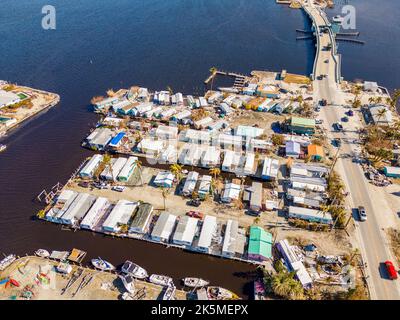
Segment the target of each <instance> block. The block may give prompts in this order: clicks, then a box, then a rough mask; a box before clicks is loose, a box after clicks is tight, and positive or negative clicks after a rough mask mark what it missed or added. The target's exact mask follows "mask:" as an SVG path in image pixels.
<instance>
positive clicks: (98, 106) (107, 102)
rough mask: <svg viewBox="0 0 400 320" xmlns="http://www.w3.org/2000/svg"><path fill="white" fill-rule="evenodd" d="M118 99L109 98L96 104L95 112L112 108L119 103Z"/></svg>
mask: <svg viewBox="0 0 400 320" xmlns="http://www.w3.org/2000/svg"><path fill="white" fill-rule="evenodd" d="M118 101H119V98H118V97H109V98H106V99H104V100H102V101H99V102H96V103H95V104H94V108H95V110H102V109H106V108H109V107H111V106H112V105H113V104H116V103H118Z"/></svg>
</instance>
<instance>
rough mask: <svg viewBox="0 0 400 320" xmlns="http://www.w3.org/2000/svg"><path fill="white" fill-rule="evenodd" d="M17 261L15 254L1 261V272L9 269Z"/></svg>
mask: <svg viewBox="0 0 400 320" xmlns="http://www.w3.org/2000/svg"><path fill="white" fill-rule="evenodd" d="M16 259H17V257H16V255H15V254H10V255H8V256H7V257H5V258H4V259H3V260H1V261H0V271H3V270H4V269H5V268H7V267H8V266H9V265H10V264H11V263H13V262H14V261H15V260H16Z"/></svg>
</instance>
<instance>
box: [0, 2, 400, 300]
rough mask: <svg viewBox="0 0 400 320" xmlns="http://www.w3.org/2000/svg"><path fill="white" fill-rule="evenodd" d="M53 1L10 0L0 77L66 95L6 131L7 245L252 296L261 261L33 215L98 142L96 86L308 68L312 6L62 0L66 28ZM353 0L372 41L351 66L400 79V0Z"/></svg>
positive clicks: (2, 191) (191, 86)
mask: <svg viewBox="0 0 400 320" xmlns="http://www.w3.org/2000/svg"><path fill="white" fill-rule="evenodd" d="M48 2H49V1H47V0H46V1H41V0H40V1H39V0H18V1H15V0H2V3H1V4H2V5H1V7H0V52H1V54H2V57H1V59H0V79H5V80H9V81H12V82H17V83H20V84H24V85H28V86H32V87H36V88H40V89H44V90H49V91H53V92H57V93H59V94H60V95H61V99H62V101H61V103H60V104H59V105H58V106H57V107H55V108H53V109H51V110H49V111H47V112H46V113H44V114H42V115H40V116H38V117H35V118H34V119H32V120H31V121H29V122H27V123H26V124H24V125H23V126H22V127H21V128H20V129H18V130H16V131H14V132H13V133H12V134H11V135H10V136H8V137H6V139H5V141H4V142H5V143H6V144H7V145H8V148H7V151H6V152H4V153H2V154H1V155H0V252H2V251H3V252H16V253H20V254H21V253H25V252H32V251H33V250H35V249H36V248H39V247H42V248H48V249H70V248H71V247H74V246H75V247H78V248H81V249H84V250H87V251H88V252H89V254H88V256H89V257H96V256H102V257H103V258H106V259H109V260H110V261H112V262H113V263H115V264H118V263H121V262H123V260H124V259H126V258H129V259H133V260H135V261H137V262H138V263H139V264H140V265H143V266H144V267H145V268H147V269H148V270H149V272H155V273H166V274H170V275H171V276H173V277H174V278H175V279H178V278H181V277H183V276H188V275H193V276H202V277H204V278H207V279H210V280H211V281H212V282H213V283H214V284H219V285H222V286H225V287H227V288H230V289H232V290H234V291H236V292H238V293H240V294H242V295H243V296H247V294H248V287H249V276H248V273H247V272H248V271H252V270H253V269H252V268H251V267H250V266H248V265H244V264H239V263H236V262H230V261H227V260H221V259H215V258H211V257H207V256H204V255H194V254H189V253H185V252H182V251H180V250H175V249H172V248H170V249H165V248H163V247H162V246H157V245H150V244H147V243H142V242H138V241H122V240H116V239H109V238H104V237H100V236H98V235H97V236H92V235H91V234H90V233H87V232H77V233H71V232H64V231H61V230H60V229H59V227H58V226H54V225H50V224H45V223H42V222H39V221H32V220H31V216H32V215H33V214H34V213H35V212H36V211H37V210H39V209H40V208H41V206H39V205H37V204H34V203H33V202H32V199H33V198H34V197H35V196H36V195H37V194H38V193H39V192H40V191H41V190H42V189H43V188H47V189H48V188H49V187H51V186H52V185H54V184H55V183H56V182H59V181H60V182H65V181H66V180H67V179H68V177H69V176H70V174H71V172H72V171H73V170H74V169H75V168H76V167H77V166H78V165H79V164H80V162H81V161H82V160H83V159H84V158H85V157H86V156H88V155H89V154H90V153H89V152H88V151H85V150H83V149H82V148H81V147H80V141H81V139H82V138H83V137H84V136H85V134H87V132H88V130H89V128H90V127H91V126H92V125H93V124H94V123H95V122H96V119H97V117H96V115H94V114H93V113H91V112H90V111H89V101H90V98H91V97H92V96H94V95H99V94H103V93H104V92H105V91H106V90H107V89H109V88H114V89H118V88H120V87H128V86H131V85H141V86H146V87H149V88H151V89H164V88H166V87H167V86H170V87H172V88H173V90H174V91H178V90H179V91H183V92H185V93H197V92H202V91H203V90H204V85H203V81H204V80H205V78H206V77H207V76H208V73H209V71H208V70H209V68H210V67H212V66H216V67H218V68H221V69H225V70H229V71H236V72H242V73H249V72H250V71H252V70H256V69H264V70H275V71H279V70H281V69H287V70H288V71H289V72H294V73H301V74H309V73H310V72H311V70H312V62H313V59H314V44H313V42H312V41H297V42H296V40H295V39H296V32H295V29H297V28H299V29H307V28H309V27H310V25H309V21H308V19H307V18H306V16H305V15H304V14H303V13H302V11H300V10H292V9H289V8H288V7H286V6H282V5H277V4H275V0H248V1H245V0H168V1H165V0H163V1H161V0H143V1H139V0H115V1H109V0H86V1H81V0H68V1H65V0H53V1H51V4H52V5H54V6H55V8H56V10H57V11H56V12H57V29H56V30H43V29H42V28H41V19H42V17H43V15H42V14H41V9H42V7H43V6H44V5H47V4H48ZM351 3H353V4H354V5H356V7H357V9H358V11H357V12H358V14H357V18H358V19H357V20H358V21H357V25H358V31H360V32H361V35H360V39H362V40H365V41H366V45H364V46H359V45H354V44H348V43H341V44H340V46H339V51H340V52H341V53H342V54H343V72H342V73H343V75H344V77H345V78H347V79H350V80H352V79H355V78H361V79H367V80H375V81H378V82H379V83H380V84H382V85H384V86H387V87H389V88H390V89H394V88H397V87H400V79H399V74H398V73H397V71H399V70H400V65H399V63H400V60H399V58H398V57H399V56H400V46H399V45H398V42H396V41H398V39H399V31H400V30H399V28H400V27H399V24H398V22H397V19H398V17H399V13H400V3H399V2H398V1H397V0H385V1H378V0H369V1H368V2H367V1H362V0H352V1H351ZM336 11H337V10H332V11H329V15H335V14H337V13H336ZM163 261H168V263H163ZM188 270H190V274H188Z"/></svg>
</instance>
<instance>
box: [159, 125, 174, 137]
mask: <svg viewBox="0 0 400 320" xmlns="http://www.w3.org/2000/svg"><path fill="white" fill-rule="evenodd" d="M156 135H157V136H158V137H164V136H167V137H176V136H177V135H178V127H170V126H165V125H160V126H158V127H157V129H156Z"/></svg>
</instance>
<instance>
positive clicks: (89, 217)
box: [81, 197, 110, 229]
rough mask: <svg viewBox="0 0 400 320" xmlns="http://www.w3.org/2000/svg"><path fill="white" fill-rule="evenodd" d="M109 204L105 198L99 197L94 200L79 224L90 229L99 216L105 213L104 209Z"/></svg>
mask: <svg viewBox="0 0 400 320" xmlns="http://www.w3.org/2000/svg"><path fill="white" fill-rule="evenodd" d="M109 205H110V202H109V201H108V199H107V198H103V197H99V198H97V200H96V202H95V203H94V204H93V206H92V207H91V208H90V210H89V211H88V213H87V214H86V216H85V218H83V220H82V222H81V226H85V227H88V228H89V229H92V228H93V227H94V226H95V225H96V223H97V222H98V221H99V219H100V218H101V216H102V215H103V214H104V213H105V209H106V208H107V207H108V206H109Z"/></svg>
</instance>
